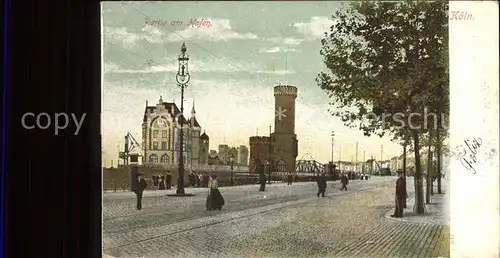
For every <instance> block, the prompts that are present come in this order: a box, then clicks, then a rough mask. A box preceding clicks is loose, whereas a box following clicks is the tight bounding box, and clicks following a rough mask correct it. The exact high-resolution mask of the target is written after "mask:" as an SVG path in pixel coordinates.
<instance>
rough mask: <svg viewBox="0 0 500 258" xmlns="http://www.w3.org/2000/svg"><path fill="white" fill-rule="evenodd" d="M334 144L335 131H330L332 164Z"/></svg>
mask: <svg viewBox="0 0 500 258" xmlns="http://www.w3.org/2000/svg"><path fill="white" fill-rule="evenodd" d="M334 145H335V131H332V164H333V146H334Z"/></svg>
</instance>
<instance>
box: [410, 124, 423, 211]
mask: <svg viewBox="0 0 500 258" xmlns="http://www.w3.org/2000/svg"><path fill="white" fill-rule="evenodd" d="M412 135H413V142H414V146H415V149H414V152H415V170H416V171H415V181H416V182H415V189H416V190H417V192H416V193H415V207H414V210H415V212H416V213H417V214H424V213H425V204H424V191H423V190H424V189H423V188H424V186H423V182H422V167H421V164H420V142H419V135H418V132H417V131H413V132H412Z"/></svg>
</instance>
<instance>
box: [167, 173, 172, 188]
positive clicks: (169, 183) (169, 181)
mask: <svg viewBox="0 0 500 258" xmlns="http://www.w3.org/2000/svg"><path fill="white" fill-rule="evenodd" d="M166 181H167V190H170V188H172V175H171V174H170V172H167V178H166Z"/></svg>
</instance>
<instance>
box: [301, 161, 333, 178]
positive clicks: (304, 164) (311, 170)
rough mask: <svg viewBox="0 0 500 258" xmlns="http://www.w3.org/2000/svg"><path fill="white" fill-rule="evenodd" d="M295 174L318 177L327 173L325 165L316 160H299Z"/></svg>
mask: <svg viewBox="0 0 500 258" xmlns="http://www.w3.org/2000/svg"><path fill="white" fill-rule="evenodd" d="M295 172H297V173H304V174H314V175H318V174H321V173H325V172H327V171H326V169H325V165H324V164H321V163H319V162H317V161H315V160H297V162H296V163H295Z"/></svg>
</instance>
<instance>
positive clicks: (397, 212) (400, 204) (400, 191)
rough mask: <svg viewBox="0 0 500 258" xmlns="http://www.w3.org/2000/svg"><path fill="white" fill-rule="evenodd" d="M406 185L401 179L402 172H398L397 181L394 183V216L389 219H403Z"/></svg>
mask: <svg viewBox="0 0 500 258" xmlns="http://www.w3.org/2000/svg"><path fill="white" fill-rule="evenodd" d="M406 194H407V193H406V183H405V179H404V178H403V171H398V180H397V181H396V197H395V202H396V207H395V209H394V214H392V215H391V217H396V218H401V217H403V209H404V199H405V197H406Z"/></svg>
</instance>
